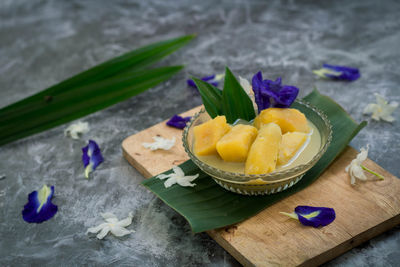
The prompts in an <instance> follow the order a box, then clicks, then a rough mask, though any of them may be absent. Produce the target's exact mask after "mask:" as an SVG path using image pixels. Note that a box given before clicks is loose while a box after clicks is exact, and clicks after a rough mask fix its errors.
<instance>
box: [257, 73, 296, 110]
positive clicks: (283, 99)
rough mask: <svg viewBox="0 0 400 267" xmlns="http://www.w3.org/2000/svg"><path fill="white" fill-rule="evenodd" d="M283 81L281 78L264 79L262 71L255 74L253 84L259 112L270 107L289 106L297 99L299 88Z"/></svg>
mask: <svg viewBox="0 0 400 267" xmlns="http://www.w3.org/2000/svg"><path fill="white" fill-rule="evenodd" d="M281 83H282V79H281V78H277V79H276V80H275V81H271V80H263V77H262V74H261V71H259V72H257V73H256V74H255V75H254V76H253V79H252V86H253V91H254V98H255V101H256V104H257V107H258V112H259V113H260V112H261V110H264V109H266V108H269V107H276V108H287V107H289V106H290V105H291V104H292V103H293V101H294V100H295V99H296V97H297V95H298V93H299V89H298V88H297V87H294V86H290V85H282V84H281Z"/></svg>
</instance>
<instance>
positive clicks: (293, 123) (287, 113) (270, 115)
mask: <svg viewBox="0 0 400 267" xmlns="http://www.w3.org/2000/svg"><path fill="white" fill-rule="evenodd" d="M270 122H274V123H276V124H278V125H279V126H280V127H281V130H282V133H283V134H285V133H287V132H303V133H308V132H309V130H310V129H309V126H308V123H307V118H306V116H305V115H304V114H303V113H301V112H300V111H299V110H297V109H294V108H267V109H264V110H263V111H261V113H260V114H259V115H258V116H257V117H256V118H255V119H254V126H255V127H257V129H260V127H261V126H262V125H263V124H267V123H270Z"/></svg>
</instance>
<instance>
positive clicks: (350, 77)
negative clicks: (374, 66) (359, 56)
mask: <svg viewBox="0 0 400 267" xmlns="http://www.w3.org/2000/svg"><path fill="white" fill-rule="evenodd" d="M313 73H314V74H315V75H317V76H319V77H321V78H329V79H333V80H342V81H355V80H357V79H358V78H360V71H359V70H358V69H356V68H351V67H346V66H334V65H329V64H324V65H323V67H322V68H321V69H319V70H314V71H313Z"/></svg>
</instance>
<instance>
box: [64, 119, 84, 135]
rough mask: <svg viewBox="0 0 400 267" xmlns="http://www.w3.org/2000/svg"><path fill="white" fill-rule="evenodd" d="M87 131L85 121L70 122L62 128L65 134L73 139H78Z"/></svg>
mask: <svg viewBox="0 0 400 267" xmlns="http://www.w3.org/2000/svg"><path fill="white" fill-rule="evenodd" d="M88 131H89V124H88V123H87V122H81V121H79V122H77V123H74V124H71V125H70V126H69V127H68V128H67V129H65V130H64V135H65V136H70V137H71V138H73V139H79V138H80V136H81V135H82V134H84V133H87V132H88Z"/></svg>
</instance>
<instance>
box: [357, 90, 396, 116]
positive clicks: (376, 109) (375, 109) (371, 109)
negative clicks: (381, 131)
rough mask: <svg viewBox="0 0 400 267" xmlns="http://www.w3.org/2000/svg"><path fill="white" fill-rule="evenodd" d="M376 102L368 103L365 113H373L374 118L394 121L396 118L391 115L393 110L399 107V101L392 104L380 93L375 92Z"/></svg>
mask: <svg viewBox="0 0 400 267" xmlns="http://www.w3.org/2000/svg"><path fill="white" fill-rule="evenodd" d="M375 97H376V104H375V103H372V104H368V105H367V106H366V107H365V109H364V112H363V113H364V114H369V113H372V119H374V120H377V121H379V120H384V121H387V122H393V121H394V120H395V118H394V117H393V116H392V115H391V114H392V113H393V111H394V110H395V109H396V108H397V107H398V105H399V103H397V102H391V103H390V104H389V103H388V102H387V101H386V99H385V98H384V97H383V96H381V95H380V94H377V93H375Z"/></svg>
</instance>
